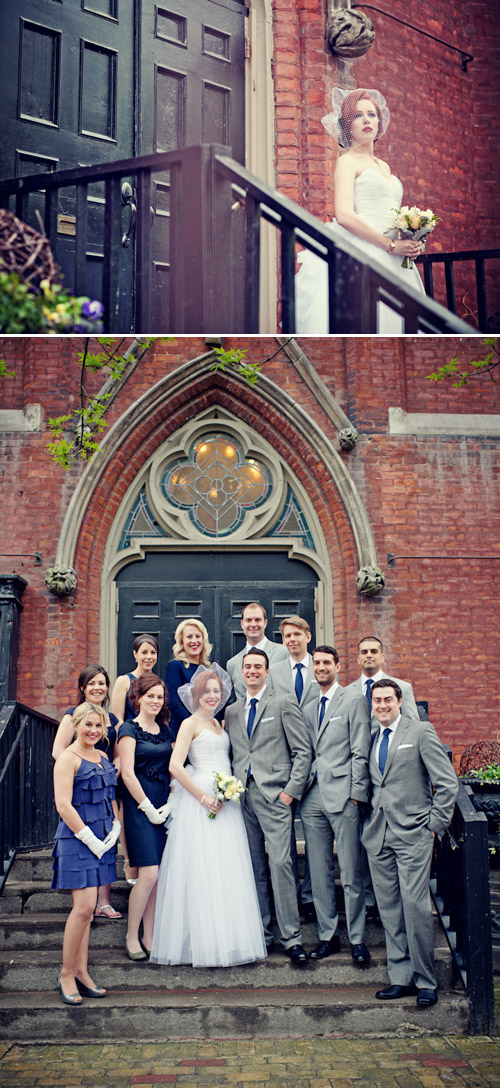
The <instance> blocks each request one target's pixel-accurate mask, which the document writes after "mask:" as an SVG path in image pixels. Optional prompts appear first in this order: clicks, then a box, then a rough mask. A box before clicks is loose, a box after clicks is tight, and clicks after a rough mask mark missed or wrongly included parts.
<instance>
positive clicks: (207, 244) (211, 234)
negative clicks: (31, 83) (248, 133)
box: [0, 145, 476, 335]
mask: <svg viewBox="0 0 500 1088" xmlns="http://www.w3.org/2000/svg"><path fill="white" fill-rule="evenodd" d="M165 171H168V173H169V185H170V253H169V263H170V277H169V279H170V315H171V320H170V325H171V328H172V329H173V330H174V331H175V332H176V333H182V332H190V333H211V332H214V333H217V332H245V333H254V332H258V331H259V295H260V237H261V224H262V221H263V220H264V221H267V222H268V223H270V224H272V225H273V226H274V227H275V229H276V230H277V231H278V234H279V239H280V246H281V331H282V332H283V333H294V332H295V331H296V319H295V249H296V244H297V243H299V244H302V245H305V246H306V247H307V248H308V249H310V250H312V252H313V253H315V254H316V255H317V256H319V257H320V258H322V259H323V260H324V261H325V264H326V265H327V268H328V281H329V290H328V295H329V329H330V332H334V333H356V332H358V333H372V332H376V331H377V304H378V303H379V302H382V303H384V304H385V305H386V306H388V307H389V308H390V309H392V310H393V311H394V312H395V313H396V314H399V315H400V316H401V318H402V321H403V326H404V328H403V331H404V332H407V333H418V332H424V333H429V334H432V333H461V334H469V335H470V333H471V332H475V331H476V330H474V329H472V327H471V326H470V325H468V324H466V322H464V321H462V320H461V319H459V318H458V317H456V316H455V314H454V313H453V312H450V311H449V310H446V309H445V308H444V307H443V306H441V305H440V304H439V303H437V302H435V301H434V300H433V299H432V298H428V297H426V296H425V295H423V294H420V293H419V292H417V291H415V290H414V289H412V288H411V287H407V286H406V285H405V284H403V283H402V282H401V280H400V279H399V278H397V277H396V276H394V275H393V274H392V273H391V272H390V271H389V270H388V269H386V268H385V267H384V266H383V265H381V264H380V265H379V264H378V263H376V262H374V261H373V260H372V259H371V258H369V257H368V256H367V255H366V254H365V253H364V252H363V251H362V249H360V248H358V247H357V246H356V245H355V244H354V243H353V244H351V243H350V241H348V240H347V239H346V240H344V239H342V241H341V240H339V239H334V237H333V236H332V234H331V232H330V231H329V230H328V228H327V227H326V226H325V225H324V224H322V223H321V222H320V221H319V220H318V219H316V218H315V217H314V216H312V215H310V213H309V212H307V211H305V210H304V209H303V208H301V207H299V205H298V204H295V203H294V202H293V201H292V200H290V199H288V198H287V197H285V196H283V195H282V194H280V193H279V192H277V191H276V190H275V189H272V188H271V187H270V186H268V185H266V184H265V183H264V182H262V181H260V179H259V178H257V177H255V176H254V175H253V174H250V173H249V171H247V170H246V169H245V167H243V166H241V164H239V163H237V162H236V161H235V160H234V159H232V158H231V157H230V150H229V149H228V148H223V147H219V146H217V145H201V146H198V147H191V148H184V149H182V150H178V151H170V152H164V153H160V154H152V155H145V156H142V157H141V158H137V159H122V160H119V161H117V162H113V163H101V164H98V165H96V166H83V167H78V168H76V169H70V170H60V171H56V172H54V173H48V174H37V175H29V176H27V177H21V178H11V179H9V180H4V181H0V206H3V207H8V206H9V200H10V198H12V197H14V198H15V211H16V214H17V215H18V216H19V218H21V219H25V218H26V214H27V208H28V198H29V194H30V193H34V192H37V193H40V190H42V191H44V192H45V208H44V224H45V231H46V234H47V236H48V238H49V241H50V244H51V248H52V251H53V252H54V254H55V256H56V259H57V244H58V230H57V226H58V224H57V210H58V194H59V190H60V189H64V188H66V189H67V188H71V189H74V190H75V193H76V196H75V205H74V206H75V211H76V216H75V219H76V224H75V237H74V254H73V258H74V289H75V292H76V294H84V293H85V286H84V285H85V260H86V246H87V224H88V214H87V199H88V187H89V185H90V184H91V183H95V182H96V181H101V182H102V181H103V182H104V183H105V202H104V230H103V292H102V294H103V297H102V300H101V301H102V302H103V304H104V307H105V328H106V331H107V332H120V331H123V330H120V328H119V323H120V319H119V314H118V294H119V275H120V268H121V253H122V252H123V250H122V231H121V229H119V226H120V224H119V221H118V219H119V216H120V213H121V207H122V202H121V183H122V180H123V179H127V181H128V182H129V184H130V179H133V181H134V185H135V190H136V192H135V194H134V195H135V197H136V199H135V201H134V203H135V207H136V221H135V234H136V268H137V270H138V273H137V275H136V277H135V290H136V321H135V328H134V330H133V331H134V332H147V333H150V332H157V333H161V332H165V331H167V330H166V329H153V328H152V323H151V184H152V175H158V174H160V173H162V172H165ZM235 208H236V209H238V208H243V212H242V213H238V211H237V210H235ZM66 241H67V240H66ZM243 288H244V289H243Z"/></svg>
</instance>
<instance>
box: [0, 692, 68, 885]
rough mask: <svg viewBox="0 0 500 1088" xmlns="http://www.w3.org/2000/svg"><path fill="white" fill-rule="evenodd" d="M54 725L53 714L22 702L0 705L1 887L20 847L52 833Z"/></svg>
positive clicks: (54, 816) (42, 840)
mask: <svg viewBox="0 0 500 1088" xmlns="http://www.w3.org/2000/svg"><path fill="white" fill-rule="evenodd" d="M56 728H57V722H56V721H54V719H53V718H48V717H47V716H46V715H45V714H39V713H38V712H37V711H35V710H30V709H29V707H27V706H23V704H22V703H4V705H3V706H1V707H0V891H1V889H2V887H3V884H4V881H5V878H6V876H7V873H8V871H9V869H10V866H11V864H12V862H13V860H14V857H15V854H16V850H17V849H18V848H19V847H21V846H40V845H44V844H46V843H48V842H50V841H51V840H52V839H53V837H54V831H55V829H56V826H57V813H56V810H55V807H54V790H53V782H52V767H53V762H52V759H51V752H52V744H53V742H54V731H55V729H56Z"/></svg>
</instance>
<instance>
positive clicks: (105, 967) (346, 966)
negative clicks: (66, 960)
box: [0, 932, 452, 993]
mask: <svg viewBox="0 0 500 1088" xmlns="http://www.w3.org/2000/svg"><path fill="white" fill-rule="evenodd" d="M61 936H62V934H61V932H59V946H58V947H55V948H47V947H43V948H40V949H39V950H38V951H37V954H36V956H35V957H34V956H33V950H32V949H31V950H30V949H27V950H24V951H22V950H19V949H16V950H8V951H2V952H0V992H1V993H6V992H11V991H13V992H19V991H22V992H24V991H30V990H31V991H32V990H40V989H50V987H51V986H52V984H53V981H54V978H55V976H56V975H57V973H58V971H59V968H60V965H61ZM306 947H310V946H309V945H306ZM370 953H371V957H372V958H371V964H370V966H369V967H368V968H359V967H356V966H355V965H354V963H353V961H352V956H351V952H350V947H349V944H348V943H347V942H346V944H345V945H344V946H343V948H342V950H341V951H340V952H339V953H337V954H335V955H334V956H329V957H328V958H327V959H325V960H322V961H319V962H314V961H313V960H309V962H308V963H307V964H306V965H305V966H304V967H301V968H295V967H294V966H293V965H292V964H291V963H290V960H289V959H288V957H287V956H286V955H285V953H284V952H283V951H282V950H281V949H279V950H277V951H275V950H274V949H273V951H272V952H271V953H270V955H269V956H268V958H267V959H265V960H260V961H258V962H257V963H251V964H241V965H239V966H236V967H225V968H224V967H222V968H221V967H205V968H202V967H196V968H193V967H191V966H189V965H185V966H172V967H165V966H164V965H161V964H156V963H149V962H147V961H141V962H139V963H133V962H132V961H131V960H129V959H128V958H127V955H126V952H125V948H124V946H122V947H121V948H118V949H113V948H107V949H102V948H100V949H92V948H91V950H90V957H89V962H90V963H91V964H92V969H91V973H92V974H95V975H96V977H97V979H98V981H99V980H102V981H100V985H103V986H104V985H105V986H106V987H109V988H110V989H113V990H124V991H125V990H128V991H130V990H134V991H135V990H144V989H150V988H151V987H154V988H155V989H158V988H159V987H162V988H163V989H166V990H177V989H182V990H186V991H187V990H211V989H226V990H229V989H278V988H282V989H284V990H286V989H287V988H288V987H290V985H293V984H294V983H293V982H292V980H293V979H296V978H297V977H298V974H297V972H299V975H300V983H301V985H302V986H304V987H305V988H315V987H318V986H319V987H325V986H331V987H336V986H343V987H345V986H354V987H357V986H359V985H360V980H361V978H362V980H363V985H370V986H371V987H372V988H374V989H377V988H378V989H380V988H381V987H383V986H386V985H388V979H387V970H386V958H385V947H384V946H383V945H378V946H376V947H371V948H370ZM436 974H437V979H438V985H439V986H440V987H444V988H446V987H451V985H452V974H451V967H450V961H449V956H448V955H447V954H446V952H445V950H444V949H438V950H437V952H436Z"/></svg>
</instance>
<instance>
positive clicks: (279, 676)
mask: <svg viewBox="0 0 500 1088" xmlns="http://www.w3.org/2000/svg"><path fill="white" fill-rule="evenodd" d="M289 656H290V655H289V654H288V651H287V655H286V661H278V662H277V664H273V665H271V668H270V670H269V687H272V688H273V690H274V691H279V692H280V693H281V694H283V695H291V696H292V698H293V699H296V695H295V684H294V680H293V676H292V670H291V668H290V661H289ZM307 661H308V665H307V672H306V676H305V680H304V690H303V692H302V699H301V700H300V709H301V710H304V708H305V707H306V706H307V705H308V703H311V702H312V701H313V700H314V699H318V698H319V696H320V695H321V691H320V687H319V684H318V682H317V680H315V679H314V673H313V669H312V657H311V655H310V654H308V655H307Z"/></svg>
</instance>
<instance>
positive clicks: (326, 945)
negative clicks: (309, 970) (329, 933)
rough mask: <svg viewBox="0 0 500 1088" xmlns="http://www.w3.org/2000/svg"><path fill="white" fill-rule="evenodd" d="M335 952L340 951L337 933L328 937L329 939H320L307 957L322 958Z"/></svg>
mask: <svg viewBox="0 0 500 1088" xmlns="http://www.w3.org/2000/svg"><path fill="white" fill-rule="evenodd" d="M335 952H340V937H339V935H338V933H334V934H333V937H330V940H329V941H320V942H319V944H317V945H316V948H313V950H312V952H310V953H309V957H310V959H312V960H324V959H326V957H327V956H332V955H334V953H335Z"/></svg>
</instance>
